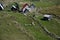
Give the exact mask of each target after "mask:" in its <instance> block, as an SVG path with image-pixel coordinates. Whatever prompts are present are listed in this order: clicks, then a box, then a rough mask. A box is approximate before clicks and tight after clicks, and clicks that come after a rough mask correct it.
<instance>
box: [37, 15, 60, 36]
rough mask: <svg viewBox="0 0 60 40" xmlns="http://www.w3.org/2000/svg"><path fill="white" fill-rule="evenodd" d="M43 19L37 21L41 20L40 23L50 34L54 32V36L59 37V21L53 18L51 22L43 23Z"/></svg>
mask: <svg viewBox="0 0 60 40" xmlns="http://www.w3.org/2000/svg"><path fill="white" fill-rule="evenodd" d="M41 18H43V17H40V16H39V17H38V18H37V20H39V21H40V23H41V24H42V25H43V26H44V27H46V28H47V29H48V30H49V31H50V32H52V33H54V34H56V35H58V36H60V31H59V30H60V23H59V22H60V21H59V20H57V21H56V20H55V19H56V18H53V19H52V20H50V21H43V20H41Z"/></svg>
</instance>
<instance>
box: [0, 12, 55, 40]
mask: <svg viewBox="0 0 60 40" xmlns="http://www.w3.org/2000/svg"><path fill="white" fill-rule="evenodd" d="M15 21H16V22H18V23H19V25H18V23H17V24H16V23H15ZM31 22H32V19H30V18H28V17H26V16H24V15H23V14H20V13H18V12H6V11H5V12H1V13H0V40H33V39H32V38H31V37H34V39H35V40H54V39H53V38H50V37H49V36H48V35H47V34H45V33H44V32H43V31H42V29H41V28H40V27H39V26H38V25H37V23H36V26H33V25H25V24H31ZM20 25H21V26H20ZM22 28H23V29H22ZM24 29H25V30H27V34H25V32H24V31H25V30H24ZM28 34H29V35H32V36H31V37H29V36H28Z"/></svg>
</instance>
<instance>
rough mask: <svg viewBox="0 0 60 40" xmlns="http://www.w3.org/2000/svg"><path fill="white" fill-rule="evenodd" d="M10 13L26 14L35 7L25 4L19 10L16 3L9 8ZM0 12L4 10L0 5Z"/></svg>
mask: <svg viewBox="0 0 60 40" xmlns="http://www.w3.org/2000/svg"><path fill="white" fill-rule="evenodd" d="M10 9H11V10H12V11H19V12H23V13H26V12H27V11H29V12H31V11H32V10H33V9H35V5H34V4H31V5H29V4H28V3H25V4H24V5H23V7H22V8H21V9H19V5H18V3H15V5H12V6H11V8H10ZM0 10H4V7H3V4H1V3H0Z"/></svg>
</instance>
